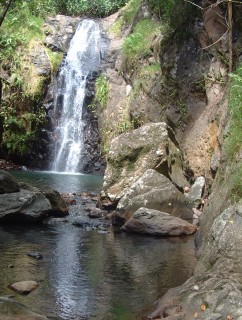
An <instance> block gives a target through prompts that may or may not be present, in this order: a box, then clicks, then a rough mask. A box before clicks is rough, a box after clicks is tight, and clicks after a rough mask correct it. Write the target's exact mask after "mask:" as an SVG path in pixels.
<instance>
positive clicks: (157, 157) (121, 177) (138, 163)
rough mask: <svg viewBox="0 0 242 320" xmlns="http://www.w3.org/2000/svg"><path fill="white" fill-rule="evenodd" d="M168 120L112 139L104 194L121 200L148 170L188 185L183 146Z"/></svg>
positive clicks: (112, 198)
mask: <svg viewBox="0 0 242 320" xmlns="http://www.w3.org/2000/svg"><path fill="white" fill-rule="evenodd" d="M170 136H171V137H172V133H171V130H170V129H169V128H168V127H167V125H166V123H164V122H160V123H148V124H145V125H143V126H142V127H140V128H138V129H135V130H133V131H131V132H127V133H123V134H121V135H120V136H118V137H116V138H115V139H113V140H112V142H111V146H110V151H109V153H108V157H107V168H106V171H105V176H104V183H103V192H102V197H103V198H105V197H108V198H109V199H111V200H112V201H114V202H115V201H118V200H119V199H120V198H121V197H122V196H123V195H124V194H125V193H126V192H127V190H128V189H129V187H130V186H131V185H132V184H133V183H134V182H135V181H136V180H138V179H139V178H140V177H141V176H142V174H143V173H144V172H145V171H146V170H147V169H155V170H156V171H158V172H160V173H162V174H164V175H166V176H168V177H170V178H171V180H173V181H174V183H176V184H177V185H178V186H180V187H184V186H185V185H187V181H186V179H185V177H184V174H183V172H184V170H183V160H182V154H181V151H180V149H179V148H178V145H177V143H176V142H175V141H174V138H172V139H171V137H170Z"/></svg>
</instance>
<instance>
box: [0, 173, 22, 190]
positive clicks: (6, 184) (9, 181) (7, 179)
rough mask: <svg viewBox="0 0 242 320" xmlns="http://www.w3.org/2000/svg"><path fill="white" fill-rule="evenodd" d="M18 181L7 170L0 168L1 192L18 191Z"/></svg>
mask: <svg viewBox="0 0 242 320" xmlns="http://www.w3.org/2000/svg"><path fill="white" fill-rule="evenodd" d="M19 189H20V187H19V184H18V182H17V181H16V180H15V179H14V177H13V176H11V174H9V173H8V172H7V171H4V170H0V194H3V193H12V192H18V191H19Z"/></svg>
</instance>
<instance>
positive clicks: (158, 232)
mask: <svg viewBox="0 0 242 320" xmlns="http://www.w3.org/2000/svg"><path fill="white" fill-rule="evenodd" d="M121 229H122V230H124V231H129V232H136V233H144V234H149V235H154V236H184V235H190V234H193V233H194V232H196V230H197V227H196V226H194V225H192V224H191V223H189V222H187V221H185V220H182V219H180V218H177V217H173V216H171V215H170V214H168V213H165V212H160V211H158V210H153V209H147V208H140V209H138V210H137V211H136V212H135V213H134V214H133V216H132V217H131V218H130V219H129V220H128V221H127V222H126V223H125V224H124V225H123V226H122V228H121Z"/></svg>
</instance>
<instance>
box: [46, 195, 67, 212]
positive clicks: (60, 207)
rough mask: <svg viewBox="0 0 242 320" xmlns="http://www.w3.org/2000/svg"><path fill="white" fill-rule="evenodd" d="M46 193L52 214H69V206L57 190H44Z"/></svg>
mask: <svg viewBox="0 0 242 320" xmlns="http://www.w3.org/2000/svg"><path fill="white" fill-rule="evenodd" d="M44 195H45V196H46V198H47V199H48V200H49V201H50V204H51V213H50V214H51V215H52V216H57V217H62V216H66V215H68V208H67V205H66V202H65V200H64V199H63V198H62V197H61V195H60V193H59V192H58V191H57V190H48V191H46V192H44Z"/></svg>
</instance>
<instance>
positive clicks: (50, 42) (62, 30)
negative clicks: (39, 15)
mask: <svg viewBox="0 0 242 320" xmlns="http://www.w3.org/2000/svg"><path fill="white" fill-rule="evenodd" d="M79 22H80V19H79V18H72V17H67V16H63V15H57V16H55V17H49V18H48V19H47V20H46V23H45V25H44V33H45V34H46V38H45V40H44V44H45V45H46V47H49V48H50V49H51V50H52V51H61V52H67V50H68V48H69V44H70V41H71V39H72V37H73V35H74V33H75V31H76V27H77V25H78V23H79Z"/></svg>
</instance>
